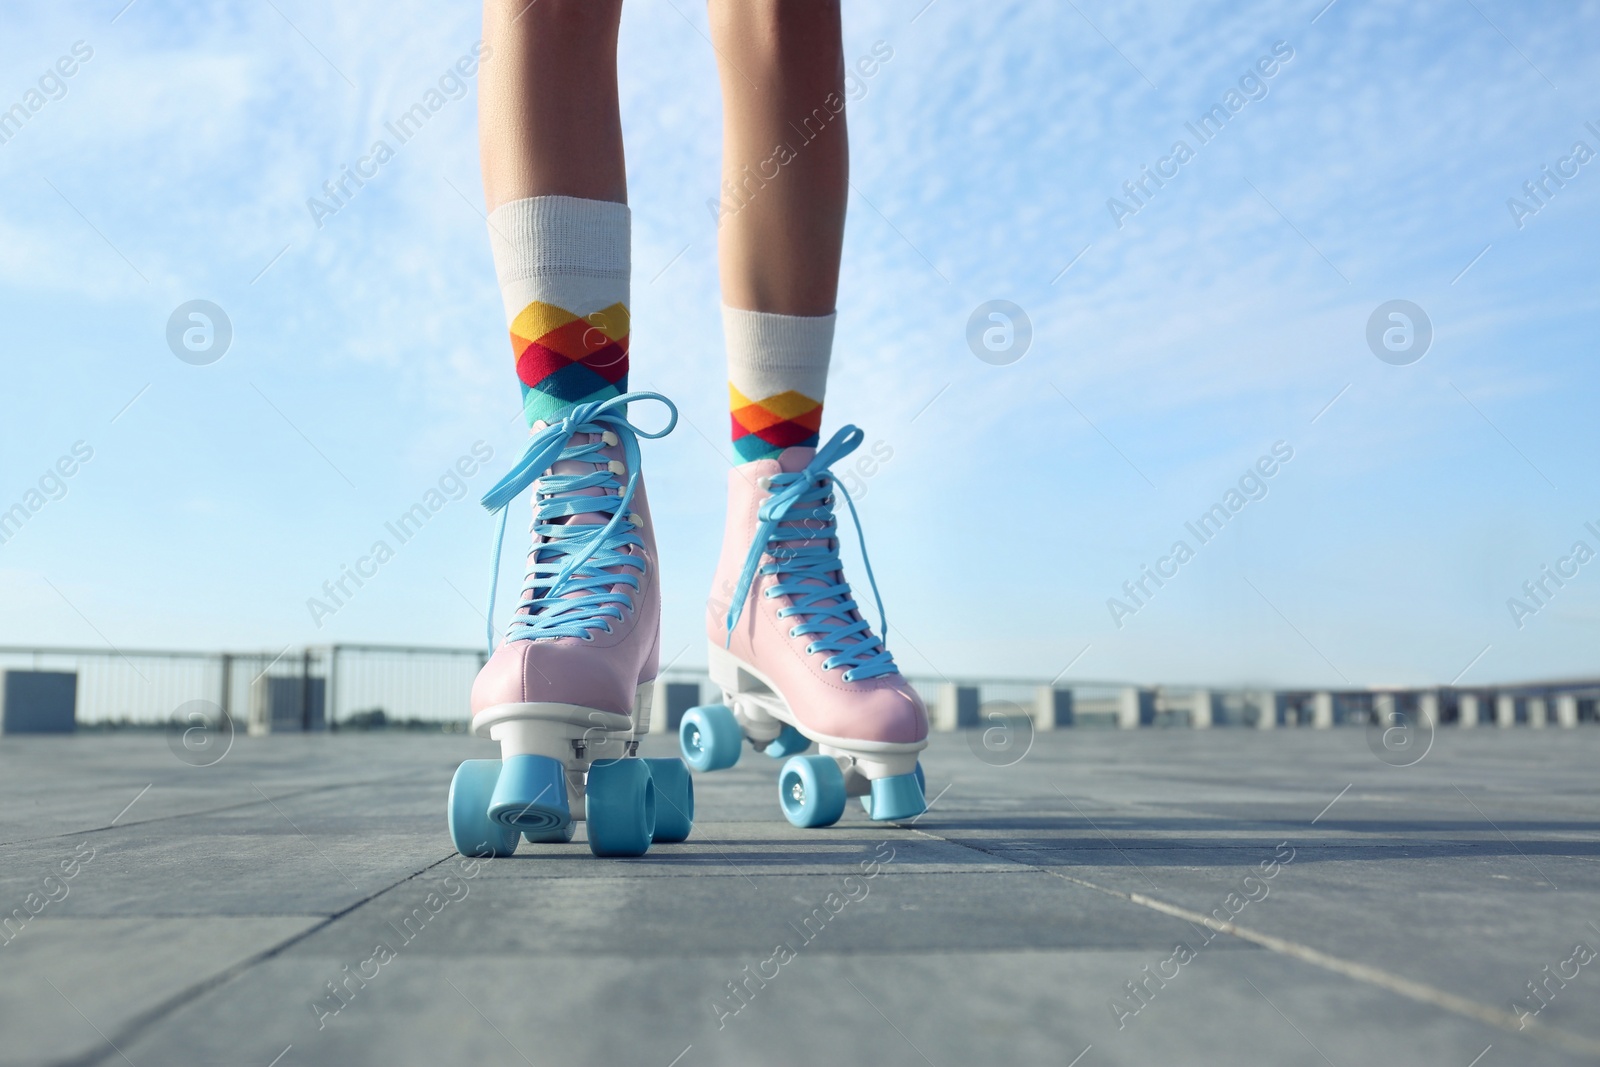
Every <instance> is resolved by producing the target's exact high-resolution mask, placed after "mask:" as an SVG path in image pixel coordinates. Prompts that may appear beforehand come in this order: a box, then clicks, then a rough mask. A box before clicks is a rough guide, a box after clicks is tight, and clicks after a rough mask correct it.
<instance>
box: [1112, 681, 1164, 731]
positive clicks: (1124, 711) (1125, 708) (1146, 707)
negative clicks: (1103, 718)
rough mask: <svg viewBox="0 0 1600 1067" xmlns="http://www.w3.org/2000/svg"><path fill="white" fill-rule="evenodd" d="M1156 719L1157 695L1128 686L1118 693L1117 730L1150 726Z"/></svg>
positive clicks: (1147, 690) (1151, 691)
mask: <svg viewBox="0 0 1600 1067" xmlns="http://www.w3.org/2000/svg"><path fill="white" fill-rule="evenodd" d="M1155 717H1156V694H1155V691H1154V690H1151V689H1138V688H1136V687H1134V686H1131V685H1130V686H1126V687H1125V688H1123V689H1122V690H1121V691H1120V692H1118V693H1117V729H1119V730H1134V729H1137V728H1139V727H1140V726H1149V725H1150V724H1151V723H1153V722H1154V721H1155Z"/></svg>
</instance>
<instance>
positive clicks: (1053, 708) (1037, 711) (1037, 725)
mask: <svg viewBox="0 0 1600 1067" xmlns="http://www.w3.org/2000/svg"><path fill="white" fill-rule="evenodd" d="M1071 725H1072V690H1070V689H1057V688H1055V687H1054V686H1049V685H1041V686H1040V687H1039V688H1038V689H1036V690H1035V691H1034V694H1033V728H1034V729H1035V730H1054V729H1057V728H1059V727H1066V726H1071Z"/></svg>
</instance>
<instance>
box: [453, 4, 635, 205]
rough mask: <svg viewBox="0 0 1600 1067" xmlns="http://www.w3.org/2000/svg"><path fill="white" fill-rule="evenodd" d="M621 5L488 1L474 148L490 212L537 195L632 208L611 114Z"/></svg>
mask: <svg viewBox="0 0 1600 1067" xmlns="http://www.w3.org/2000/svg"><path fill="white" fill-rule="evenodd" d="M621 16H622V0H536V2H530V0H487V2H486V3H485V4H484V7H483V42H484V44H485V45H486V46H487V47H486V49H485V55H486V58H485V60H484V63H483V76H482V79H481V80H480V82H479V88H478V147H479V152H480V154H481V156H482V159H483V191H484V197H485V199H486V200H487V201H488V205H489V210H490V211H493V210H494V209H495V208H497V207H499V206H500V205H501V204H505V203H509V202H510V201H512V200H524V199H527V198H528V197H533V196H574V197H582V198H584V199H586V200H610V201H613V202H614V203H618V204H625V203H627V202H628V186H627V178H626V175H625V172H624V169H623V162H622V120H621V118H620V117H619V115H618V111H617V23H618V21H619V20H620V18H621Z"/></svg>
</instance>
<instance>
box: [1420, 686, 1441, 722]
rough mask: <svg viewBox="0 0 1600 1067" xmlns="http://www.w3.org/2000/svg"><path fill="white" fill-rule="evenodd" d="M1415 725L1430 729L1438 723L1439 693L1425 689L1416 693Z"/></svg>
mask: <svg viewBox="0 0 1600 1067" xmlns="http://www.w3.org/2000/svg"><path fill="white" fill-rule="evenodd" d="M1417 725H1418V726H1419V727H1422V728H1423V729H1431V728H1433V727H1436V726H1438V725H1439V694H1438V693H1437V692H1435V691H1433V690H1427V691H1424V692H1421V693H1418V694H1417Z"/></svg>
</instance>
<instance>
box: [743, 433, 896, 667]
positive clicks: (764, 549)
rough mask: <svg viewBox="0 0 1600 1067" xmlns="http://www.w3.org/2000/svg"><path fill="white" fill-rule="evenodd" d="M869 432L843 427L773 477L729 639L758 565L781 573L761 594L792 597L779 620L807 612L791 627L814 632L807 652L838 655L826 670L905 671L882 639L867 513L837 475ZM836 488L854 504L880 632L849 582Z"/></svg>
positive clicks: (885, 628)
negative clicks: (800, 465) (795, 467)
mask: <svg viewBox="0 0 1600 1067" xmlns="http://www.w3.org/2000/svg"><path fill="white" fill-rule="evenodd" d="M865 436H866V435H865V434H864V433H862V431H861V430H860V429H859V428H858V427H856V426H845V427H842V428H841V429H840V430H839V432H838V433H836V434H834V435H833V437H832V438H830V439H829V441H828V443H827V444H825V445H823V446H822V447H821V448H819V449H817V453H816V455H815V456H813V457H812V459H811V462H810V463H808V464H806V466H805V469H803V470H800V471H795V472H793V473H789V474H775V475H773V476H772V477H771V479H770V488H771V490H772V495H771V496H769V497H768V498H767V499H766V501H765V502H764V503H762V505H761V509H760V511H759V512H757V516H756V517H757V518H758V519H759V520H760V525H758V526H757V527H756V535H755V539H754V540H753V541H752V542H751V544H750V553H749V555H747V556H746V557H745V561H744V569H743V570H742V571H741V572H740V574H739V581H738V584H737V587H736V588H735V589H734V591H733V603H732V604H731V605H729V607H728V619H727V621H728V643H730V644H731V643H732V641H733V628H734V626H736V625H737V624H738V622H739V617H740V615H742V614H743V612H744V602H745V600H746V599H747V598H748V597H749V595H750V586H751V583H752V582H754V581H755V576H756V572H757V570H758V569H759V571H760V573H762V574H771V575H775V576H776V577H777V579H778V580H777V581H776V582H774V583H772V584H771V585H769V586H768V587H767V588H766V589H765V590H764V591H763V592H762V595H763V596H765V597H768V598H769V599H770V598H773V597H780V596H788V597H792V598H793V599H792V601H791V603H790V604H789V605H788V606H786V607H783V608H779V609H778V618H780V619H784V618H789V617H791V616H801V618H800V620H799V622H798V624H797V625H796V626H794V627H793V628H792V629H790V631H789V636H791V637H804V636H807V635H815V638H816V639H815V640H813V641H811V642H810V643H809V644H808V645H807V646H806V652H807V653H808V654H810V653H815V652H831V653H833V655H831V656H829V657H828V658H827V659H826V660H824V661H823V662H822V669H823V670H833V669H834V668H835V667H844V668H845V671H844V675H843V677H844V680H845V681H847V682H854V681H863V680H866V679H868V678H877V677H879V676H881V675H886V674H898V673H899V668H898V667H896V666H895V663H894V657H893V656H891V655H890V654H889V650H888V648H887V647H885V645H884V641H885V640H886V639H887V637H888V633H889V621H888V619H887V617H885V615H884V611H883V598H882V597H881V596H879V595H878V582H877V579H876V578H874V577H873V574H872V561H871V560H869V559H868V558H867V540H866V536H865V535H864V534H863V533H862V532H861V517H860V516H859V515H857V514H856V505H855V501H853V500H851V499H850V491H849V490H848V489H846V488H845V487H844V486H843V485H841V484H839V483H838V482H837V481H836V480H835V479H834V476H833V471H832V470H831V469H830V468H831V467H832V466H833V464H834V463H836V462H838V461H839V460H841V459H843V458H844V457H845V456H848V455H849V454H850V453H851V452H854V451H855V450H856V448H857V446H859V445H860V444H861V441H862V439H863V438H864V437H865ZM835 488H837V489H838V490H839V491H840V492H842V493H843V494H844V501H845V504H847V505H848V506H849V508H850V518H851V519H852V520H853V521H854V523H855V527H856V539H857V541H858V542H859V543H860V545H861V561H862V562H863V563H864V564H866V568H867V582H868V583H869V584H870V585H871V586H872V598H873V600H875V601H877V604H878V620H879V628H878V629H879V632H878V634H876V635H874V634H873V633H872V627H871V626H870V625H868V623H867V620H866V619H864V618H860V617H859V616H860V612H859V611H858V610H857V608H856V602H855V598H854V597H853V596H851V593H850V585H849V583H848V582H846V581H845V580H844V575H843V566H842V564H841V563H840V560H839V539H838V532H839V526H838V523H837V521H836V520H835V518H834V514H833V491H834V489H835ZM785 542H807V543H803V544H798V545H794V544H786V543H785ZM763 556H767V557H769V558H768V560H767V562H766V563H762V562H761V560H762V557H763ZM830 601H831V603H830Z"/></svg>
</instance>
